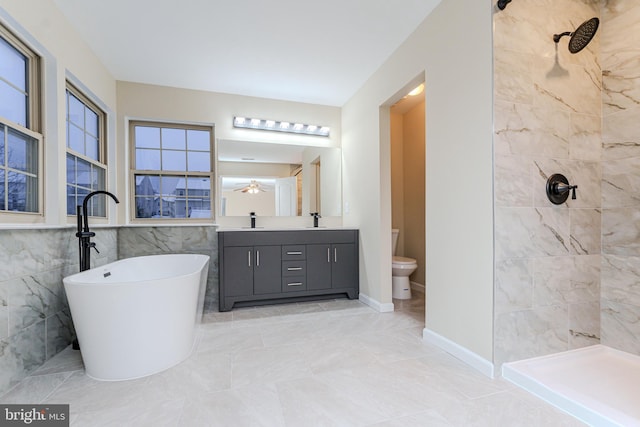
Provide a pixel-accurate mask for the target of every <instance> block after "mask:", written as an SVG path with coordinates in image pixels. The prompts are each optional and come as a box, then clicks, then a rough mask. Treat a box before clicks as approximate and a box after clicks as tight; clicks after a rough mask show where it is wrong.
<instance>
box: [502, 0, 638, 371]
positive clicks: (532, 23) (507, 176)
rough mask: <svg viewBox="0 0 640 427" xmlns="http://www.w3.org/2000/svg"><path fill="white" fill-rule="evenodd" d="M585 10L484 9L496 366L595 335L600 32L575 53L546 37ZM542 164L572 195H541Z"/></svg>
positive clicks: (570, 25)
mask: <svg viewBox="0 0 640 427" xmlns="http://www.w3.org/2000/svg"><path fill="white" fill-rule="evenodd" d="M494 3H495V2H492V4H494ZM594 16H600V4H599V1H597V0H573V1H566V2H557V1H553V0H538V1H535V2H526V1H522V2H512V3H511V4H509V5H508V6H507V8H506V9H505V10H504V11H499V10H497V9H496V12H495V14H494V76H495V77H494V83H495V84H494V99H495V100H494V132H495V135H494V144H495V147H494V151H495V159H494V164H495V177H494V184H495V196H494V203H495V260H496V261H495V262H496V265H495V317H494V319H495V320H494V363H495V364H496V365H497V366H499V365H500V364H502V363H504V362H508V361H513V360H519V359H523V358H528V357H534V356H539V355H544V354H549V353H554V352H558V351H564V350H568V349H572V348H578V347H583V346H586V345H591V344H594V343H598V342H599V340H600V269H601V255H600V254H601V233H600V230H601V227H600V223H601V212H602V209H601V206H602V202H601V199H602V198H601V177H602V170H601V169H602V168H601V160H602V149H601V134H602V130H601V91H602V73H601V69H600V63H599V60H598V53H599V50H600V46H599V43H600V37H598V36H596V38H595V39H594V40H592V42H591V43H590V44H589V46H588V47H587V48H586V49H584V50H583V51H582V52H580V53H578V54H575V55H573V54H571V53H569V51H568V49H567V43H568V38H567V37H565V38H563V39H561V41H560V43H559V44H558V45H557V46H556V44H555V43H554V42H553V39H552V36H553V34H555V33H561V32H564V31H573V30H574V29H575V28H576V27H577V26H578V25H580V23H582V22H584V21H585V20H587V19H589V18H592V17H594ZM556 47H557V49H556ZM639 165H640V163H639ZM554 173H562V174H564V175H565V176H566V177H567V178H568V179H569V182H570V183H571V184H577V185H578V191H577V199H576V200H571V199H569V200H568V201H567V202H566V203H565V204H562V205H559V206H556V205H554V204H552V203H551V202H549V201H548V199H547V197H546V192H545V185H546V181H547V178H548V177H549V176H550V175H552V174H554Z"/></svg>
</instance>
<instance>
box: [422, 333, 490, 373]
mask: <svg viewBox="0 0 640 427" xmlns="http://www.w3.org/2000/svg"><path fill="white" fill-rule="evenodd" d="M422 339H424V340H425V341H427V342H428V343H430V344H433V345H435V346H436V347H439V348H441V349H442V350H444V351H446V352H447V353H449V354H451V355H452V356H454V357H456V358H458V359H460V360H462V361H463V362H464V363H466V364H467V365H469V366H471V367H472V368H475V369H477V370H478V371H480V372H482V373H483V374H484V375H486V376H488V377H489V378H495V366H493V363H491V362H489V361H488V360H487V359H485V358H483V357H480V356H478V355H477V354H476V353H474V352H472V351H470V350H468V349H467V348H465V347H463V346H461V345H460V344H457V343H455V342H453V341H451V340H450V339H448V338H445V337H443V336H442V335H440V334H437V333H435V332H433V331H432V330H430V329H427V328H424V330H423V331H422Z"/></svg>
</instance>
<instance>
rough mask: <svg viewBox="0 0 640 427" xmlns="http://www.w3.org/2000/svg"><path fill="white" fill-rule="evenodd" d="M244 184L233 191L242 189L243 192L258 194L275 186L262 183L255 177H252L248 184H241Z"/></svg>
mask: <svg viewBox="0 0 640 427" xmlns="http://www.w3.org/2000/svg"><path fill="white" fill-rule="evenodd" d="M241 185H242V186H241V187H239V188H236V189H235V190H233V191H241V192H243V193H249V194H258V193H260V192H266V191H268V190H272V189H273V188H272V187H271V186H269V185H265V184H262V183H260V182H258V181H257V180H255V179H252V180H251V182H249V183H248V184H241Z"/></svg>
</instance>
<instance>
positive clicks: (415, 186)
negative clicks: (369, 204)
mask: <svg viewBox="0 0 640 427" xmlns="http://www.w3.org/2000/svg"><path fill="white" fill-rule="evenodd" d="M425 107H426V102H425V95H424V82H420V83H419V84H416V85H415V86H413V87H411V90H409V91H407V92H405V95H404V96H403V97H402V98H401V99H400V100H399V101H397V102H395V103H394V104H393V105H391V107H390V108H389V114H390V119H389V125H390V156H389V160H390V163H391V165H390V179H391V229H392V251H394V252H393V254H392V255H393V257H392V260H393V263H392V288H393V289H392V298H393V303H394V307H395V309H397V310H405V309H406V310H412V311H413V310H415V309H416V307H420V306H421V307H422V308H424V297H425V264H426V255H425V205H426V182H425V163H426V162H425V160H426V157H425V149H426V126H425V117H426V116H425V115H426V111H425ZM394 232H395V233H394Z"/></svg>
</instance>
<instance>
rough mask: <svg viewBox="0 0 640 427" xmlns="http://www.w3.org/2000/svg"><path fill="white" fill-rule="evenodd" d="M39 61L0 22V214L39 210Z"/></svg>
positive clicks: (40, 142) (40, 146)
mask: <svg viewBox="0 0 640 427" xmlns="http://www.w3.org/2000/svg"><path fill="white" fill-rule="evenodd" d="M39 62H40V60H39V57H38V56H37V55H36V54H35V53H34V52H33V51H32V50H31V49H29V47H28V46H26V45H25V44H24V43H23V42H22V41H20V40H19V39H18V38H17V37H15V36H14V35H13V34H11V33H10V32H9V31H8V30H7V29H6V28H4V27H3V26H1V25H0V214H6V213H41V205H42V202H41V200H42V182H41V174H42V160H41V157H42V154H41V152H42V134H41V133H40V131H41V130H40V114H39V113H40V93H39V91H40V89H39V88H40V84H39V82H40V65H39Z"/></svg>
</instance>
